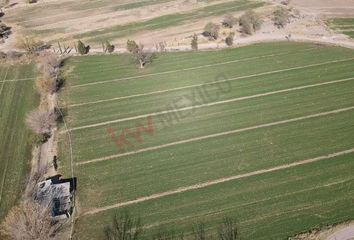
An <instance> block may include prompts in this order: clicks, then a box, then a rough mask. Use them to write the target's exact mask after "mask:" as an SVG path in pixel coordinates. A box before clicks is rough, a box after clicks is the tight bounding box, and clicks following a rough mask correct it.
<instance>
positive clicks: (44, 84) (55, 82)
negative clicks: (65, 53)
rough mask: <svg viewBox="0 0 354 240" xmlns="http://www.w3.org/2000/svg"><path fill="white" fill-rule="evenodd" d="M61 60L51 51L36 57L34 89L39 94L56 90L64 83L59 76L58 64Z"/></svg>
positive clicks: (59, 64)
mask: <svg viewBox="0 0 354 240" xmlns="http://www.w3.org/2000/svg"><path fill="white" fill-rule="evenodd" d="M61 64H62V60H61V59H60V58H59V57H58V56H56V55H54V54H51V53H44V54H42V55H40V56H39V57H38V60H37V69H38V73H39V74H38V76H37V78H36V89H37V91H38V93H39V94H40V95H45V94H52V93H54V92H57V91H58V90H59V89H60V88H61V87H62V85H63V84H64V79H63V78H62V76H61V72H60V66H61Z"/></svg>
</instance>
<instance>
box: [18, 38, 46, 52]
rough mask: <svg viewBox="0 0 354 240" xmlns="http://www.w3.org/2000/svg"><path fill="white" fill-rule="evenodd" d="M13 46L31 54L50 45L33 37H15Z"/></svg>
mask: <svg viewBox="0 0 354 240" xmlns="http://www.w3.org/2000/svg"><path fill="white" fill-rule="evenodd" d="M15 47H16V48H18V49H21V50H25V51H26V52H27V53H30V54H33V53H38V52H40V51H42V50H45V49H49V48H50V45H49V44H46V43H45V42H43V41H41V40H39V39H35V38H33V37H17V39H15Z"/></svg>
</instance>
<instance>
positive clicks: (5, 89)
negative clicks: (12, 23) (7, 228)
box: [0, 65, 38, 220]
mask: <svg viewBox="0 0 354 240" xmlns="http://www.w3.org/2000/svg"><path fill="white" fill-rule="evenodd" d="M32 68H33V66H32V65H18V66H16V67H14V66H7V65H3V66H1V67H0V136H1V141H0V197H1V200H0V220H2V219H3V218H4V217H5V216H6V214H7V212H8V210H9V209H10V208H11V207H12V206H13V205H14V204H15V202H16V201H17V200H18V199H19V194H20V192H21V190H22V188H23V184H24V182H23V181H24V179H25V178H26V175H27V170H28V167H29V166H28V164H29V163H30V159H31V150H32V143H31V142H30V135H31V133H30V132H29V130H27V128H26V126H25V123H24V119H25V115H26V114H27V113H28V112H29V111H30V110H32V109H33V108H34V107H35V106H37V105H38V98H37V96H36V94H35V91H34V86H33V81H18V82H1V81H3V80H12V79H20V78H27V77H33V73H32ZM6 72H7V74H6ZM5 75H7V77H6V78H5Z"/></svg>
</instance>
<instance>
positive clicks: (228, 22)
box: [222, 14, 237, 28]
mask: <svg viewBox="0 0 354 240" xmlns="http://www.w3.org/2000/svg"><path fill="white" fill-rule="evenodd" d="M236 23H237V18H235V17H234V16H232V15H230V14H229V15H226V16H225V18H224V20H223V21H222V25H223V26H224V27H227V28H233V27H234V25H235V24H236Z"/></svg>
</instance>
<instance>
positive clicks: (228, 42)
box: [225, 32, 235, 46]
mask: <svg viewBox="0 0 354 240" xmlns="http://www.w3.org/2000/svg"><path fill="white" fill-rule="evenodd" d="M234 37H235V33H234V32H230V34H229V36H227V38H226V39H225V43H226V45H227V46H232V45H233V44H234Z"/></svg>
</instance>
